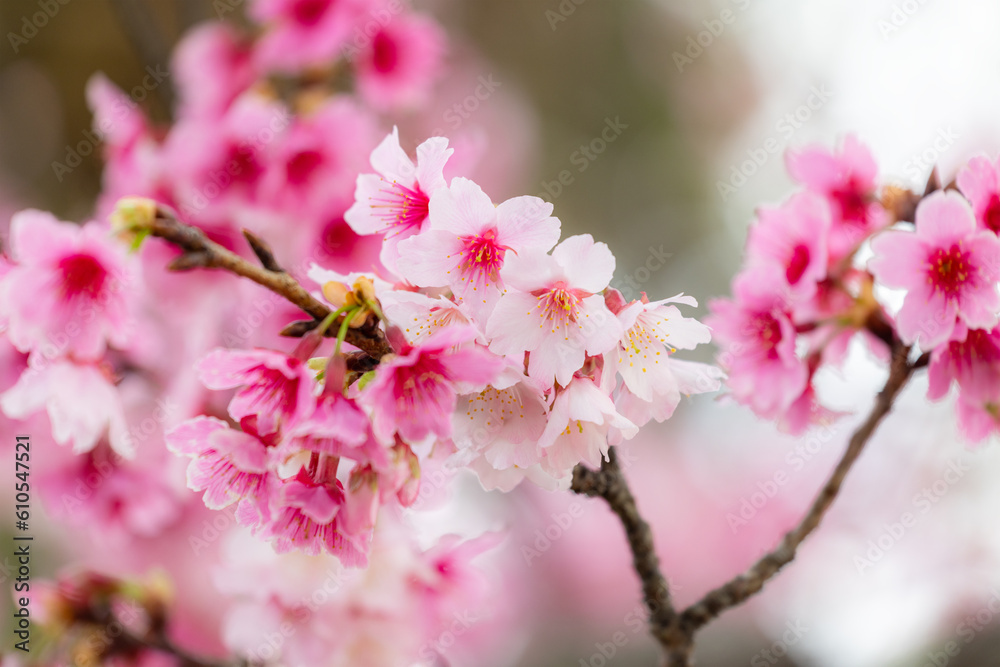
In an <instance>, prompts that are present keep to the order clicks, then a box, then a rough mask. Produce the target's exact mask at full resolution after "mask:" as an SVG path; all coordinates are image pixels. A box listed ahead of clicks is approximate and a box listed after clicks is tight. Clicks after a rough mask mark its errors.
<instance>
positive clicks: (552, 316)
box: [533, 280, 583, 340]
mask: <svg viewBox="0 0 1000 667" xmlns="http://www.w3.org/2000/svg"><path fill="white" fill-rule="evenodd" d="M533 294H534V296H536V297H537V298H538V304H537V305H536V306H535V310H537V311H540V314H541V316H542V319H543V320H548V322H549V324H550V325H551V327H552V333H555V332H556V331H559V330H560V329H561V330H563V331H564V333H565V334H566V339H567V340H568V339H569V333H568V332H566V331H565V330H566V327H568V326H569V325H570V324H576V325H577V326H578V327H579V326H583V325H581V324H579V323H578V322H577V318H578V317H579V315H580V302H581V301H582V300H583V299H582V297H581V296H580V295H579V294H577V290H571V289H568V288H567V286H566V283H564V282H562V281H561V280H560V281H559V282H557V283H556V284H555V285H554V286H553V287H551V288H549V289H548V290H544V291H541V292H533ZM538 326H540V327H541V326H545V325H544V322H543V323H542V324H540V325H538Z"/></svg>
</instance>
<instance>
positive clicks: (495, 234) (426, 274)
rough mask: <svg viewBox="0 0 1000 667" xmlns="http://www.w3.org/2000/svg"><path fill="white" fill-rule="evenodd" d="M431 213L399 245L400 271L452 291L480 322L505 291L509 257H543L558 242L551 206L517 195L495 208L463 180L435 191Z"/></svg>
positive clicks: (417, 282) (414, 280)
mask: <svg viewBox="0 0 1000 667" xmlns="http://www.w3.org/2000/svg"><path fill="white" fill-rule="evenodd" d="M429 210H430V221H431V222H430V229H428V230H427V231H424V232H423V233H421V234H418V235H417V236H414V237H411V238H409V239H407V240H406V241H403V242H402V243H401V244H400V246H399V249H400V253H401V257H400V259H399V272H400V274H401V275H402V276H403V277H404V278H406V279H407V280H409V281H410V282H412V283H413V284H415V285H419V286H421V287H450V288H451V289H452V291H453V292H454V294H455V296H456V297H458V298H459V299H461V300H462V302H463V303H465V304H467V305H468V307H469V309H470V311H471V312H472V313H473V315H474V316H475V318H476V319H477V320H478V321H480V322H483V323H485V322H486V321H487V319H488V317H489V314H490V313H491V312H492V310H493V307H494V306H495V305H496V303H497V301H498V300H499V299H500V296H501V295H502V294H503V292H504V282H503V279H502V278H501V276H500V271H501V269H503V266H504V258H505V257H506V255H507V253H508V252H511V253H513V254H520V253H525V252H529V251H531V252H542V253H545V252H548V251H549V250H551V249H552V246H554V245H555V244H556V242H557V241H558V240H559V220H558V219H556V218H553V217H551V215H552V204H549V203H546V202H544V201H542V200H541V199H538V198H537V197H515V198H514V199H508V200H507V201H505V202H503V203H502V204H500V205H499V206H494V205H493V202H492V201H490V198H489V197H488V196H487V195H486V193H484V192H483V191H482V189H481V188H480V187H479V186H478V185H476V184H475V183H473V182H472V181H470V180H468V179H466V178H455V179H454V180H452V182H451V185H450V186H449V187H447V188H440V189H439V190H437V191H436V192H435V193H434V196H433V197H431V201H430V209H429Z"/></svg>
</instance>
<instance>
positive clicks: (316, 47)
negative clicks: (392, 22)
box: [249, 0, 364, 71]
mask: <svg viewBox="0 0 1000 667" xmlns="http://www.w3.org/2000/svg"><path fill="white" fill-rule="evenodd" d="M363 7H364V4H363V2H360V1H359V0H254V2H253V3H252V4H251V5H250V8H249V14H250V17H251V18H252V19H253V20H255V21H257V22H258V23H262V24H264V26H265V29H266V32H265V33H264V35H263V36H262V37H261V39H260V40H259V41H258V42H257V45H256V48H255V49H254V56H255V58H256V61H257V63H258V65H259V66H260V67H262V68H267V69H274V70H280V71H295V70H298V69H301V68H304V67H307V66H310V65H319V64H323V63H325V62H328V61H329V60H331V59H332V58H333V57H334V56H336V55H337V54H338V53H340V51H341V50H343V49H344V48H345V46H346V45H347V43H348V38H349V37H350V36H351V30H352V29H353V28H354V27H355V22H356V20H357V19H358V18H359V17H360V15H361V10H362V8H363Z"/></svg>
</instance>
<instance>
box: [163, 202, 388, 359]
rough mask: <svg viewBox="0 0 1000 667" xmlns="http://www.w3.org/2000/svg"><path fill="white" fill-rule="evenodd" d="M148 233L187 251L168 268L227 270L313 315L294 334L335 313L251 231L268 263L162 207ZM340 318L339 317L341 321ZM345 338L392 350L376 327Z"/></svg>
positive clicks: (374, 353)
mask: <svg viewBox="0 0 1000 667" xmlns="http://www.w3.org/2000/svg"><path fill="white" fill-rule="evenodd" d="M149 233H150V234H151V235H152V236H156V237H159V238H161V239H163V240H165V241H168V242H169V243H172V244H173V245H175V246H177V247H178V248H180V249H181V250H183V251H184V254H182V255H181V256H180V257H178V258H177V259H175V260H174V261H173V262H172V263H171V264H170V266H169V268H170V269H171V270H173V271H189V270H191V269H196V268H203V269H221V270H223V271H228V272H230V273H234V274H236V275H238V276H243V277H244V278H249V279H250V280H252V281H254V282H255V283H257V284H258V285H261V286H263V287H266V288H267V289H269V290H271V291H272V292H274V293H275V294H279V295H281V296H283V297H285V298H286V299H288V300H289V301H290V302H291V303H293V304H295V305H296V306H298V307H299V308H301V309H302V311H303V312H305V313H307V314H309V315H310V316H311V317H312V320H311V321H310V322H305V323H298V324H299V325H300V326H299V327H297V328H296V329H294V330H293V331H291V332H290V333H292V334H293V335H298V336H301V335H303V334H305V333H306V332H307V331H309V330H311V329H313V328H315V326H316V325H318V324H319V322H321V321H322V320H323V319H324V318H325V317H326V316H327V315H329V314H330V313H331V312H332V311H331V310H330V308H329V307H328V306H327V305H326V304H325V303H323V302H322V301H320V300H318V299H316V298H315V297H313V296H312V295H311V294H310V293H309V292H307V291H306V290H305V288H303V287H302V285H300V284H299V282H298V281H297V280H295V278H293V277H292V276H291V275H289V274H288V273H286V272H285V271H284V270H281V268H280V266H279V265H278V263H277V261H276V260H275V259H274V255H273V253H271V250H270V248H268V247H267V246H266V244H264V242H263V241H261V240H260V239H258V238H257V237H255V236H253V235H252V234H247V239H248V242H249V243H250V244H251V247H252V249H253V251H254V253H255V254H256V255H257V257H258V258H260V259H261V261H262V262H263V263H264V264H266V266H258V265H256V264H253V263H251V262H249V261H247V260H246V259H244V258H242V257H240V256H239V255H237V254H236V253H234V252H231V251H229V250H227V249H226V248H223V247H222V246H221V245H219V244H218V243H215V242H214V241H211V240H210V239H209V238H208V237H207V236H205V233H204V232H202V231H201V230H200V229H198V228H197V227H192V226H191V225H186V224H184V223H182V222H180V221H179V220H177V219H176V218H175V217H174V216H173V214H172V213H170V212H169V211H165V210H163V209H162V208H159V209H157V214H156V218H155V220H154V221H153V223H152V224H151V226H150V227H149ZM340 321H341V320H338V324H339V322H340ZM337 328H338V327H337V326H336V325H335V326H331V327H330V328H329V329H327V336H331V337H332V336H335V335H336V332H337ZM346 340H347V342H348V343H350V344H351V345H354V346H355V347H357V348H358V349H360V350H362V351H364V352H366V353H367V354H368V355H369V356H370V357H372V358H373V359H375V360H379V359H381V358H382V357H384V356H385V355H387V354H389V353H391V352H392V348H391V347H390V346H389V343H388V341H386V339H385V336H384V335H383V334H382V332H381V331H379V330H378V329H377V328H375V327H362V328H360V329H353V328H352V329H348V330H347V338H346Z"/></svg>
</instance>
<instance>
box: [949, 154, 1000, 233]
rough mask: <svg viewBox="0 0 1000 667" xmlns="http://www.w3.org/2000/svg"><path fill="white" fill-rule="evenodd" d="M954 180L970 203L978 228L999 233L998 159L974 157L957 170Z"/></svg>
mask: <svg viewBox="0 0 1000 667" xmlns="http://www.w3.org/2000/svg"><path fill="white" fill-rule="evenodd" d="M956 181H957V182H958V189H959V190H961V191H962V194H963V195H965V196H966V197H967V198H968V199H969V202H970V203H971V204H972V209H973V210H974V211H975V212H976V221H977V222H978V223H979V226H980V228H982V229H988V230H990V231H991V232H993V233H995V234H1000V159H998V160H995V161H994V160H990V159H989V158H988V157H986V156H979V157H974V158H972V159H971V160H969V164H967V165H966V166H965V167H963V168H962V170H961V171H959V172H958V177H957V178H956Z"/></svg>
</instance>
